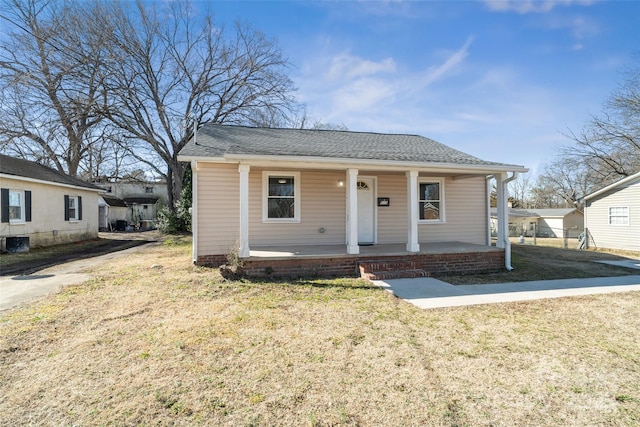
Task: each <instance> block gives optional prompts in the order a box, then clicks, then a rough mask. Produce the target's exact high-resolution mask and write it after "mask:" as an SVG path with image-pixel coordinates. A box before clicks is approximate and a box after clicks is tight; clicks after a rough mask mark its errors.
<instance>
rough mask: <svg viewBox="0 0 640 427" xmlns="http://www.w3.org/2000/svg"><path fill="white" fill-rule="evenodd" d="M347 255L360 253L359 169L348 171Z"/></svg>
mask: <svg viewBox="0 0 640 427" xmlns="http://www.w3.org/2000/svg"><path fill="white" fill-rule="evenodd" d="M347 253H348V254H351V255H356V254H359V253H360V246H358V169H347Z"/></svg>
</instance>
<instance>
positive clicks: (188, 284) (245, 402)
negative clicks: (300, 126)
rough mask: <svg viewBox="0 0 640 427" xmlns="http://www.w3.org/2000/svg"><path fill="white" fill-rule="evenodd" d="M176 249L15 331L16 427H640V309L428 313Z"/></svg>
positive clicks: (39, 309)
mask: <svg viewBox="0 0 640 427" xmlns="http://www.w3.org/2000/svg"><path fill="white" fill-rule="evenodd" d="M189 260H190V246H189V244H188V242H187V243H184V244H181V243H179V242H176V241H172V240H169V241H167V242H165V244H164V245H162V246H156V247H148V248H144V249H143V250H141V251H139V252H138V253H136V254H134V255H132V256H130V257H128V258H126V259H124V258H120V259H117V260H113V261H111V262H110V263H108V264H105V265H104V266H103V267H101V268H100V269H99V270H96V271H95V273H96V277H95V279H93V280H91V281H90V282H88V283H85V284H83V285H79V286H73V287H68V288H66V289H65V290H63V291H62V292H61V293H59V294H57V295H53V296H51V297H49V298H46V299H43V300H41V301H39V302H37V303H34V304H32V305H30V306H27V307H24V308H20V309H15V310H13V311H10V312H7V313H4V314H3V315H2V316H1V317H0V360H1V363H2V370H1V371H0V425H3V426H15V425H56V426H58V425H227V426H243V425H245V426H252V425H253V426H257V425H260V426H272V425H283V426H305V425H306V426H325V425H334V426H335V425H360V426H369V425H384V426H424V425H432V426H440V425H441V426H466V425H468V426H482V425H484V426H489V425H491V426H513V425H520V426H553V425H562V426H566V425H615V426H625V425H626V426H634V425H638V424H639V423H640V345H639V343H640V293H638V292H635V293H634V292H629V293H622V294H612V295H599V296H593V297H580V298H566V299H553V300H543V301H535V302H526V303H510V304H499V305H490V306H476V307H465V308H452V309H439V310H429V311H425V310H420V309H417V308H415V307H413V306H412V305H410V304H408V303H405V302H403V301H401V300H398V299H395V298H393V297H391V296H390V295H389V294H388V293H387V292H385V291H382V290H380V289H378V288H375V287H372V286H370V285H369V284H368V283H366V282H364V281H361V280H356V279H343V280H327V281H323V280H314V281H301V282H295V283H256V282H245V281H238V282H229V281H225V280H224V279H222V278H221V277H220V276H219V274H218V273H217V271H216V270H211V269H204V268H197V267H193V266H192V265H190V262H189Z"/></svg>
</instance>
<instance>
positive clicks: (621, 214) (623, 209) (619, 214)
mask: <svg viewBox="0 0 640 427" xmlns="http://www.w3.org/2000/svg"><path fill="white" fill-rule="evenodd" d="M609 225H629V207H628V206H614V207H610V208H609Z"/></svg>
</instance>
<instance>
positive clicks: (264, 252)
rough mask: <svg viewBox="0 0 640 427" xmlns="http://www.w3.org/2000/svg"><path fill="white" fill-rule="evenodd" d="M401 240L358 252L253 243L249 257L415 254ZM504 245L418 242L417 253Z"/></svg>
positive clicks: (342, 248)
mask: <svg viewBox="0 0 640 427" xmlns="http://www.w3.org/2000/svg"><path fill="white" fill-rule="evenodd" d="M405 247H406V244H405V243H397V244H386V245H371V246H360V254H358V255H349V254H347V246H346V245H321V246H320V245H317V246H311V245H299V246H253V247H252V248H251V252H250V258H254V259H256V258H271V259H283V258H284V259H286V258H327V257H354V256H356V257H371V256H391V255H416V252H408V251H407V250H406V249H405ZM503 250H504V249H501V248H496V247H495V246H485V245H476V244H472V243H463V242H433V243H420V252H419V253H420V254H448V253H470V252H495V251H503Z"/></svg>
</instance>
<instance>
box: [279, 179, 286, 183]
mask: <svg viewBox="0 0 640 427" xmlns="http://www.w3.org/2000/svg"><path fill="white" fill-rule="evenodd" d="M286 183H287V180H286V179H284V178H280V179H279V180H278V184H286Z"/></svg>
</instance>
